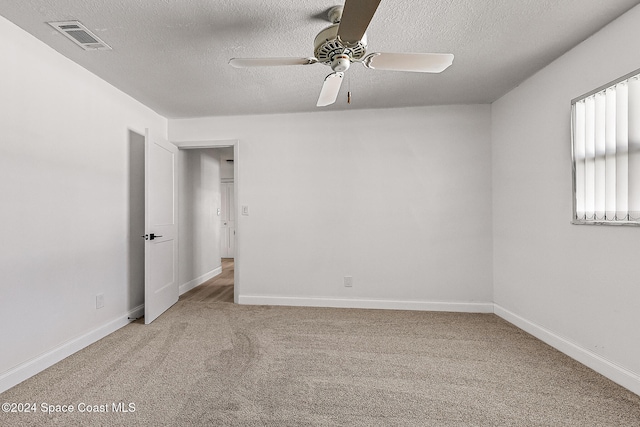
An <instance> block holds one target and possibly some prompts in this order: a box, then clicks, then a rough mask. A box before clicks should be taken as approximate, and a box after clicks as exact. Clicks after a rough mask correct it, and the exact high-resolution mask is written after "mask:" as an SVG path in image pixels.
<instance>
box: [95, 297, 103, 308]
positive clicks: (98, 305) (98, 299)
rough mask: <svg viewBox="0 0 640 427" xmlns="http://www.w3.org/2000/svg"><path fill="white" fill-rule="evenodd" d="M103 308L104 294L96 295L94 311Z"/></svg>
mask: <svg viewBox="0 0 640 427" xmlns="http://www.w3.org/2000/svg"><path fill="white" fill-rule="evenodd" d="M102 307H104V294H98V295H96V309H98V308H102Z"/></svg>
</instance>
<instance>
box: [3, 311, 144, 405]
mask: <svg viewBox="0 0 640 427" xmlns="http://www.w3.org/2000/svg"><path fill="white" fill-rule="evenodd" d="M140 313H142V314H144V304H143V305H140V306H138V307H136V308H134V309H133V310H130V311H129V312H128V313H126V314H124V315H122V316H119V317H118V318H116V319H113V320H112V321H110V322H108V323H105V324H104V325H102V326H100V327H98V328H96V329H94V330H92V331H89V332H87V333H86V334H84V335H81V336H79V337H76V338H73V339H70V340H69V341H67V342H65V343H63V344H60V345H59V346H57V347H55V348H53V349H52V350H49V351H48V352H46V353H44V354H41V355H40V356H37V357H35V358H33V359H31V360H28V361H26V362H24V363H21V364H20V365H18V366H16V367H15V368H13V369H10V370H9V371H7V372H5V373H3V374H0V393H2V392H4V391H7V390H9V389H10V388H11V387H13V386H15V385H17V384H19V383H21V382H22V381H24V380H26V379H28V378H30V377H32V376H34V375H35V374H37V373H39V372H42V371H44V370H45V369H47V368H48V367H50V366H52V365H54V364H56V363H58V362H59V361H61V360H62V359H64V358H66V357H68V356H71V355H72V354H73V353H75V352H77V351H80V350H82V349H83V348H85V347H87V346H88V345H90V344H93V343H94V342H96V341H98V340H100V339H102V338H104V337H106V336H107V335H109V334H111V333H113V332H115V331H117V330H118V329H120V328H122V327H123V326H126V325H128V324H129V323H131V320H129V318H132V319H135V318H137V317H140V316H141V314H140Z"/></svg>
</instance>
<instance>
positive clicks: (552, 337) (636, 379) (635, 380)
mask: <svg viewBox="0 0 640 427" xmlns="http://www.w3.org/2000/svg"><path fill="white" fill-rule="evenodd" d="M494 310H495V314H496V315H497V316H500V317H502V318H503V319H504V320H506V321H507V322H509V323H512V324H514V325H515V326H517V327H518V328H520V329H522V330H523V331H525V332H528V333H530V334H531V335H533V336H534V337H536V338H538V339H539V340H541V341H544V342H545V343H547V344H549V345H550V346H551V347H553V348H555V349H557V350H559V351H561V352H562V353H564V354H566V355H567V356H569V357H571V358H572V359H575V360H577V361H578V362H580V363H582V364H583V365H585V366H588V367H589V368H591V369H593V370H594V371H596V372H598V373H599V374H602V375H604V376H605V377H607V378H609V379H610V380H612V381H613V382H616V383H618V384H620V385H621V386H622V387H624V388H626V389H628V390H630V391H632V392H634V393H635V394H637V395H640V375H638V374H637V373H635V372H632V371H629V370H628V369H625V368H623V367H622V366H619V365H617V364H616V363H614V362H611V361H610V360H607V359H605V358H604V357H602V356H600V355H598V354H596V353H594V352H592V351H590V350H588V349H586V348H584V347H581V346H580V345H578V344H576V343H574V342H572V341H571V340H569V339H567V338H564V337H562V336H560V335H558V334H556V333H554V332H552V331H550V330H548V329H546V328H544V327H542V326H540V325H538V324H536V323H534V322H530V321H529V320H527V319H524V318H523V317H520V316H518V315H517V314H515V313H512V312H510V311H509V310H507V309H505V308H503V307H501V306H499V305H498V304H494Z"/></svg>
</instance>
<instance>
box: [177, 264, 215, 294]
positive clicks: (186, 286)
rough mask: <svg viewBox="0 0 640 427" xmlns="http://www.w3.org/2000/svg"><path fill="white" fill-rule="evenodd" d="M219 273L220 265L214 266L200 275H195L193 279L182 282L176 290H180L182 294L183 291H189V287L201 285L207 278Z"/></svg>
mask: <svg viewBox="0 0 640 427" xmlns="http://www.w3.org/2000/svg"><path fill="white" fill-rule="evenodd" d="M221 273H222V266H220V267H218V268H214V269H213V270H211V271H210V272H208V273H205V274H203V275H202V276H200V277H196V278H195V279H193V280H191V281H189V282H187V283H183V284H182V285H180V286H179V288H178V290H179V291H180V295H182V294H184V293H185V292H189V291H190V290H191V289H193V288H195V287H197V286H200V285H202V284H203V283H204V282H206V281H207V280H209V279H212V278H214V277H216V276H217V275H219V274H221Z"/></svg>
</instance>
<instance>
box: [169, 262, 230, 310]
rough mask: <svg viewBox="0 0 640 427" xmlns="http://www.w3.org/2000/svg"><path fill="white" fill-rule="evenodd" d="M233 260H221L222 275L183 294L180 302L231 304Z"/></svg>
mask: <svg viewBox="0 0 640 427" xmlns="http://www.w3.org/2000/svg"><path fill="white" fill-rule="evenodd" d="M233 273H234V260H233V258H222V273H221V274H219V275H217V276H216V277H214V278H212V279H209V280H207V281H206V282H204V283H203V284H202V285H200V286H197V287H195V288H193V289H191V290H190V291H189V292H185V293H184V294H183V295H182V296H180V301H198V302H229V303H233Z"/></svg>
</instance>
